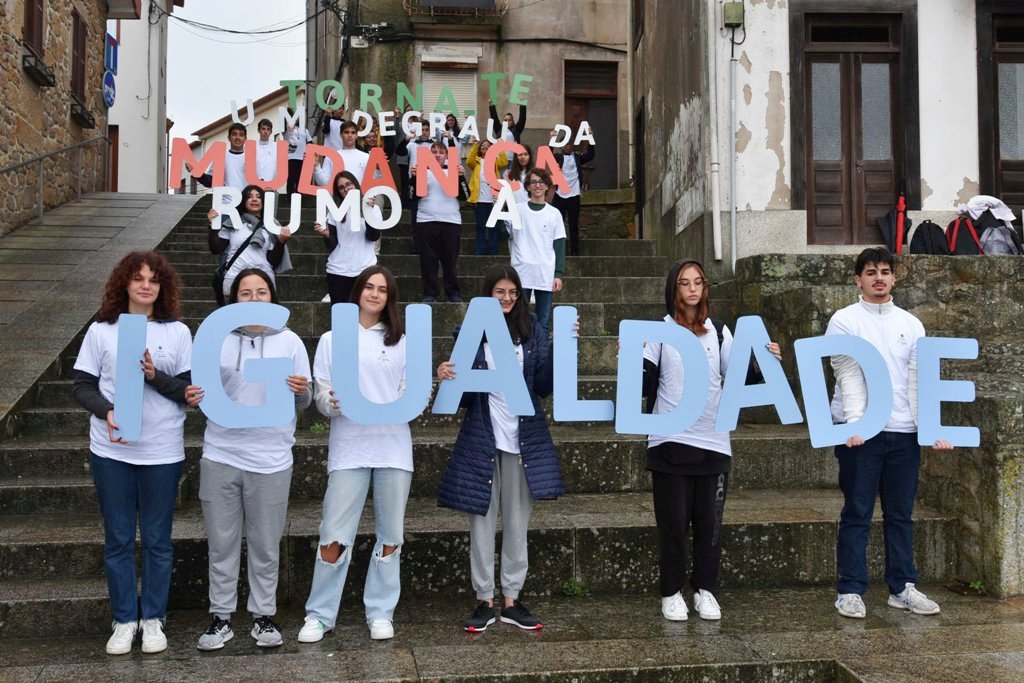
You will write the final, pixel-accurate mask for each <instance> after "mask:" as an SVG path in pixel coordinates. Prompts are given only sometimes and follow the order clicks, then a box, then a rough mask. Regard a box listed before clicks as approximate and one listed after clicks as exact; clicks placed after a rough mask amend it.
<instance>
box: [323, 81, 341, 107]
mask: <svg viewBox="0 0 1024 683" xmlns="http://www.w3.org/2000/svg"><path fill="white" fill-rule="evenodd" d="M328 88H330V89H331V99H330V101H328V100H327V99H326V98H325V97H324V92H326V91H327V89H328ZM344 101H345V86H343V85H342V84H341V83H339V82H338V81H334V80H329V79H328V80H326V81H320V82H319V83H317V86H316V106H318V107H320V108H321V109H337V108H338V107H339V106H341V105H342V103H344Z"/></svg>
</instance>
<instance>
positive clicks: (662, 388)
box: [644, 315, 732, 456]
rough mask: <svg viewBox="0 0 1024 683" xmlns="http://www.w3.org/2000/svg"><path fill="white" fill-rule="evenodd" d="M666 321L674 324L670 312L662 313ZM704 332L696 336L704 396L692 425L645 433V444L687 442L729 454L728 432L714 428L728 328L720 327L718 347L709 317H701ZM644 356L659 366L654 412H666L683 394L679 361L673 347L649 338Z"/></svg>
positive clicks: (729, 348)
mask: <svg viewBox="0 0 1024 683" xmlns="http://www.w3.org/2000/svg"><path fill="white" fill-rule="evenodd" d="M664 319H665V324H666V325H676V324H678V323H676V322H675V321H674V320H673V319H672V318H671V317H670V316H667V315H666V316H665V318H664ZM704 329H705V330H707V331H706V332H705V333H704V334H702V335H701V336H699V337H697V340H698V341H700V343H701V345H702V346H703V347H704V353H705V355H706V356H707V359H708V383H709V385H710V386H709V389H708V399H707V403H705V404H704V412H702V413H701V415H700V417H699V418H698V419H697V421H696V422H695V423H693V425H691V426H690V427H689V428H688V429H685V430H683V431H682V432H679V433H678V434H672V435H671V436H663V435H658V434H652V435H650V436H649V437H647V447H648V448H654V447H655V446H660V445H661V444H663V443H666V442H670V441H671V442H673V443H681V444H686V445H688V446H696V447H697V448H704V449H707V450H709V451H714V452H716V453H723V454H725V455H729V456H731V455H732V446H731V444H730V441H729V432H716V431H715V421H716V420H717V419H718V405H719V404H720V403H721V401H722V382H723V378H724V377H725V373H726V371H727V370H728V369H729V356H730V355H731V353H732V332H730V331H729V328H728V327H725V328H723V329H722V348H721V349H719V348H718V332H716V331H715V326H714V324H713V323H712V322H711V318H708V319H707V320H705V321H704ZM644 359H645V360H649V361H651V362H652V363H654V364H655V365H659V364H660V366H661V376H660V379H659V381H658V397H657V399H656V400H655V401H654V411H653V412H654V414H655V415H660V414H662V413H669V412H672V410H673V409H674V408H675V407H676V406H677V405H679V399H680V398H682V396H683V361H682V357H681V356H680V355H679V352H678V351H676V349H675V347H673V346H668V345H665V344H661V343H657V342H651V343H649V344H647V346H646V347H644Z"/></svg>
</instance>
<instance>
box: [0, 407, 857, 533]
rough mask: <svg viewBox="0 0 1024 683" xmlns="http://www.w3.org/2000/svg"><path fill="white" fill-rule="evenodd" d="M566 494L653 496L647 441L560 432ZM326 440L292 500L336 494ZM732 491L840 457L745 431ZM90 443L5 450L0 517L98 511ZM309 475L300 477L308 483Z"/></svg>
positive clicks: (301, 457)
mask: <svg viewBox="0 0 1024 683" xmlns="http://www.w3.org/2000/svg"><path fill="white" fill-rule="evenodd" d="M455 436H456V432H455V430H454V429H446V430H433V432H427V431H426V430H419V431H417V432H416V433H415V434H414V436H413V458H414V462H415V463H416V472H415V474H414V476H413V483H412V491H411V495H412V496H413V497H424V498H430V497H432V496H434V495H435V494H436V491H437V484H438V482H439V481H440V478H441V473H442V472H443V471H444V468H445V466H446V465H447V462H448V458H449V456H450V455H451V449H452V445H453V444H454V442H455ZM552 436H553V438H554V440H555V443H556V446H557V448H558V452H559V454H560V457H561V466H562V473H563V476H564V477H565V482H566V488H567V490H569V491H571V492H573V493H617V492H627V491H648V490H650V474H649V473H648V472H647V471H646V469H645V461H646V453H647V440H646V437H642V436H635V435H628V434H616V433H615V432H614V431H612V429H611V427H610V426H608V425H606V426H604V428H603V429H601V428H598V429H583V428H576V427H574V426H573V425H572V424H571V423H562V424H556V425H555V426H554V428H553V429H552ZM326 440H327V434H326V433H314V432H310V431H302V432H300V433H299V434H298V443H297V444H296V446H295V447H294V449H293V455H294V458H295V468H296V472H297V473H298V474H296V476H294V477H293V478H292V487H291V496H292V499H309V500H320V499H321V498H322V497H323V493H324V491H325V490H326V488H327V472H326V467H325V465H326V462H327V447H326ZM186 443H187V446H186V461H185V472H184V477H183V480H182V486H181V497H182V499H183V500H195V499H196V498H197V496H198V492H199V467H198V462H199V458H200V457H201V455H202V436H201V435H198V434H197V435H195V436H190V437H188V439H187V442H186ZM732 443H733V452H734V455H733V458H734V460H733V468H732V472H731V473H730V475H729V477H730V481H729V486H730V488H731V489H734V490H740V489H774V488H791V489H814V488H830V487H834V486H835V482H836V481H837V477H838V471H837V469H836V461H835V458H834V457H833V455H832V451H831V449H815V448H813V447H812V446H811V445H810V442H809V440H808V439H807V435H806V432H804V431H803V430H802V429H800V428H793V427H781V426H779V427H769V426H764V425H756V426H755V425H742V426H741V427H740V428H739V429H737V430H736V431H735V432H734V433H733V439H732ZM89 460H90V455H89V441H88V438H86V437H77V438H74V437H71V438H64V439H60V440H55V439H52V438H50V439H40V438H25V439H19V440H16V441H14V442H10V443H6V444H2V445H0V515H11V514H24V515H28V514H61V513H68V512H75V511H85V510H89V511H94V510H95V509H96V508H95V506H96V503H95V494H94V490H93V482H92V477H91V475H90V474H89ZM299 474H301V476H299Z"/></svg>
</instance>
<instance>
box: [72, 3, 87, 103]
mask: <svg viewBox="0 0 1024 683" xmlns="http://www.w3.org/2000/svg"><path fill="white" fill-rule="evenodd" d="M71 17H72V37H71V93H72V94H73V95H76V96H77V97H78V99H80V100H83V102H84V100H85V21H84V20H83V19H82V17H81V15H79V14H78V12H75V13H73V14H72V15H71Z"/></svg>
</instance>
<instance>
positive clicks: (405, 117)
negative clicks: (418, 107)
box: [402, 110, 423, 136]
mask: <svg viewBox="0 0 1024 683" xmlns="http://www.w3.org/2000/svg"><path fill="white" fill-rule="evenodd" d="M419 117H420V113H419V112H418V111H412V110H410V111H407V112H405V113H404V114H402V132H404V133H405V134H406V135H416V136H418V135H419V134H420V133H421V132H423V124H422V123H421V122H420V121H413V120H412V119H414V118H417V119H418V118H419Z"/></svg>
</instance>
